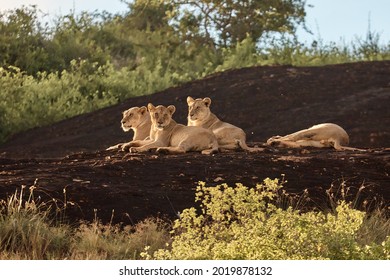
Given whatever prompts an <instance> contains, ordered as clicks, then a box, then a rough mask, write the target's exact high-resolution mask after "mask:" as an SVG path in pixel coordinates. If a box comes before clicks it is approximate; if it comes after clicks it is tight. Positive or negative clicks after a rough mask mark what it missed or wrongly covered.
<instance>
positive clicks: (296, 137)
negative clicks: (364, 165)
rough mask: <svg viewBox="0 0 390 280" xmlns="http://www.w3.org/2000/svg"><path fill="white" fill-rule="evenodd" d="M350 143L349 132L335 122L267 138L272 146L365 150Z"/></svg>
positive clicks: (268, 143)
mask: <svg viewBox="0 0 390 280" xmlns="http://www.w3.org/2000/svg"><path fill="white" fill-rule="evenodd" d="M348 144H349V136H348V134H347V132H346V131H345V130H344V129H343V128H342V127H341V126H339V125H337V124H334V123H322V124H317V125H314V126H312V127H310V128H307V129H303V130H300V131H297V132H295V133H292V134H288V135H286V136H273V137H271V138H269V139H268V140H267V145H272V146H282V147H290V148H301V147H317V148H328V147H333V148H335V149H336V150H356V151H364V150H361V149H357V148H352V147H348Z"/></svg>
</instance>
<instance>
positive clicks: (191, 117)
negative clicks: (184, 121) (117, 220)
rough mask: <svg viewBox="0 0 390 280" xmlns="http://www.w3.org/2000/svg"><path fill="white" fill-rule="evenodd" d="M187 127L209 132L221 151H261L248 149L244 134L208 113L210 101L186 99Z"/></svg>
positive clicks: (205, 99)
mask: <svg viewBox="0 0 390 280" xmlns="http://www.w3.org/2000/svg"><path fill="white" fill-rule="evenodd" d="M187 104H188V126H189V127H191V126H197V127H203V128H207V129H209V130H211V131H212V132H213V133H214V134H215V136H216V137H217V140H218V145H219V148H220V149H222V150H235V149H237V148H241V149H243V150H246V151H249V152H257V151H263V150H264V149H261V148H250V147H248V146H247V144H246V135H245V132H244V131H243V130H242V129H241V128H239V127H237V126H234V125H232V124H230V123H227V122H223V121H221V120H220V119H218V117H217V116H216V115H214V114H213V113H212V112H211V111H210V105H211V99H210V98H209V97H206V98H203V99H201V98H197V99H193V98H192V97H191V96H188V97H187Z"/></svg>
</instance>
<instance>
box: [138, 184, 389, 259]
mask: <svg viewBox="0 0 390 280" xmlns="http://www.w3.org/2000/svg"><path fill="white" fill-rule="evenodd" d="M281 189H282V184H281V183H280V182H279V180H278V179H275V180H270V179H266V180H264V182H263V183H262V184H258V185H256V187H255V188H247V187H245V186H243V185H242V184H237V185H236V186H235V187H229V186H227V185H219V186H216V187H206V185H205V184H204V183H200V184H199V186H198V188H197V194H196V201H200V213H198V211H197V210H196V209H195V208H189V209H186V210H184V211H183V212H182V213H181V215H180V219H178V220H176V221H175V223H174V228H173V234H174V235H173V241H172V244H171V245H170V246H169V247H167V248H166V249H161V250H158V251H157V252H156V253H154V254H148V252H145V253H144V256H145V257H146V258H156V259H388V258H390V254H389V253H390V251H389V249H390V238H389V236H387V237H385V239H382V240H380V241H378V240H377V242H371V243H370V244H362V242H359V234H358V232H359V229H360V228H361V227H362V224H363V222H364V221H365V217H366V214H365V213H364V212H361V211H359V210H355V209H352V207H351V205H350V204H349V203H347V202H346V201H343V200H341V201H339V202H338V205H337V207H336V208H335V211H334V212H331V213H324V212H314V211H310V212H302V211H300V210H294V209H293V208H292V207H291V206H289V207H287V208H286V209H283V208H280V207H278V206H277V204H278V203H277V202H278V201H279V199H278V198H280V194H281Z"/></svg>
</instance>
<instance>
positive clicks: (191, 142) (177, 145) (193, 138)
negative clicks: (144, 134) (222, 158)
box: [130, 103, 218, 154]
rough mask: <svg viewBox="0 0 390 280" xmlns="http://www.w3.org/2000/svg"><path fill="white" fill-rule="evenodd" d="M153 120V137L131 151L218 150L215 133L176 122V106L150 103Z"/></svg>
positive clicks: (174, 152)
mask: <svg viewBox="0 0 390 280" xmlns="http://www.w3.org/2000/svg"><path fill="white" fill-rule="evenodd" d="M148 110H149V113H150V118H151V121H152V128H151V132H153V135H151V138H150V139H149V140H147V141H148V143H147V144H145V145H143V146H140V147H132V148H130V152H132V153H133V152H146V151H149V150H152V149H157V150H156V151H157V152H160V153H170V154H182V153H186V152H189V151H200V152H201V153H202V154H213V153H216V152H218V141H217V139H216V137H215V135H214V134H213V133H212V132H211V131H209V130H207V129H205V128H201V127H188V126H185V125H182V124H178V123H176V121H175V120H174V119H173V118H172V115H173V114H174V113H175V111H176V107H175V106H173V105H170V106H168V107H165V106H162V105H158V106H157V107H155V106H154V105H153V104H151V103H149V104H148Z"/></svg>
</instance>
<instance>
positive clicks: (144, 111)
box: [138, 106, 148, 115]
mask: <svg viewBox="0 0 390 280" xmlns="http://www.w3.org/2000/svg"><path fill="white" fill-rule="evenodd" d="M147 110H148V109H147V108H146V107H145V106H142V107H141V108H139V109H138V112H139V113H140V114H141V115H143V114H145V113H146V111H147Z"/></svg>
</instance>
